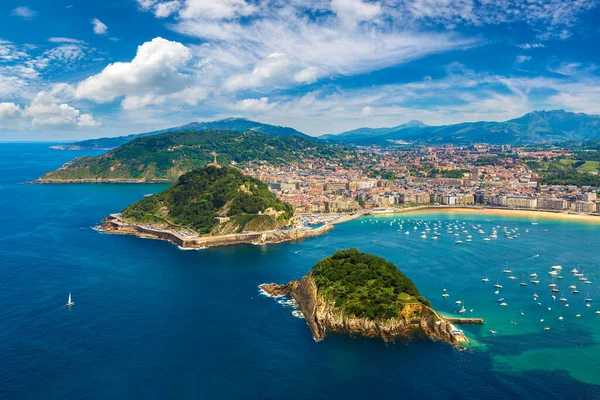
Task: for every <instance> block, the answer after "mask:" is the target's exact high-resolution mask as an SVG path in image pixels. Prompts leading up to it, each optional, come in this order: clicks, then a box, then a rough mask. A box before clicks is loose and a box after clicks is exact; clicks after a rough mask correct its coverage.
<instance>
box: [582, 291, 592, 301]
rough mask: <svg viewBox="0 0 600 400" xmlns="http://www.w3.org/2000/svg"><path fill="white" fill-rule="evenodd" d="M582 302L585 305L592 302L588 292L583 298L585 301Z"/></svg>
mask: <svg viewBox="0 0 600 400" xmlns="http://www.w3.org/2000/svg"><path fill="white" fill-rule="evenodd" d="M583 301H585V302H586V303H591V302H592V298H591V297H590V292H588V294H587V296H585V299H583Z"/></svg>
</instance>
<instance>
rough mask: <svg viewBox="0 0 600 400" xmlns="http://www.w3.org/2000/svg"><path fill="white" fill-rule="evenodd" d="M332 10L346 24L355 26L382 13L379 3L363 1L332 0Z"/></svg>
mask: <svg viewBox="0 0 600 400" xmlns="http://www.w3.org/2000/svg"><path fill="white" fill-rule="evenodd" d="M331 10H332V11H333V12H335V13H336V14H337V15H339V16H340V18H342V19H343V20H344V21H345V22H346V23H351V24H355V23H357V22H360V21H369V20H372V19H374V18H375V17H377V16H378V15H379V14H380V13H381V5H380V4H379V3H368V2H363V1H362V0H332V1H331Z"/></svg>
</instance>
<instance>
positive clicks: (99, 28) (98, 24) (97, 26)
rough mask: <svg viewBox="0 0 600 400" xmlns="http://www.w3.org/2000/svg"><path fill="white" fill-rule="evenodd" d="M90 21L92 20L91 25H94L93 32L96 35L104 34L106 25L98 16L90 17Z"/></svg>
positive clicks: (106, 28)
mask: <svg viewBox="0 0 600 400" xmlns="http://www.w3.org/2000/svg"><path fill="white" fill-rule="evenodd" d="M91 22H92V25H93V26H94V33H95V34H96V35H106V31H107V30H108V26H106V25H105V24H104V23H103V22H102V21H100V20H99V19H98V18H94V19H92V21H91Z"/></svg>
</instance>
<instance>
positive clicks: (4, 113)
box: [0, 102, 21, 120]
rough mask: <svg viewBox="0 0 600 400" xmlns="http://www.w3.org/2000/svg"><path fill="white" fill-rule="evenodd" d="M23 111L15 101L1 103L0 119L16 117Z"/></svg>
mask: <svg viewBox="0 0 600 400" xmlns="http://www.w3.org/2000/svg"><path fill="white" fill-rule="evenodd" d="M20 113H21V107H19V105H17V104H15V103H8V102H3V103H0V120H3V119H8V118H16V117H17V116H19V114H20Z"/></svg>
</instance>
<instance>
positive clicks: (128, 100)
mask: <svg viewBox="0 0 600 400" xmlns="http://www.w3.org/2000/svg"><path fill="white" fill-rule="evenodd" d="M207 95H208V94H207V92H206V90H204V89H203V88H201V87H187V88H185V89H183V90H181V91H179V92H175V93H171V94H165V95H153V94H147V95H143V96H135V95H133V96H127V97H125V99H123V102H122V103H121V106H122V107H123V109H124V110H129V111H131V110H139V109H142V108H145V107H147V106H157V105H167V106H169V105H170V106H172V107H176V106H177V105H179V104H187V105H189V106H195V105H197V104H198V103H199V102H201V101H202V100H204V99H205V98H206V97H207Z"/></svg>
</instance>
